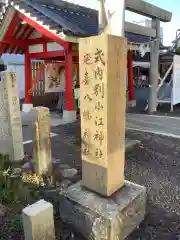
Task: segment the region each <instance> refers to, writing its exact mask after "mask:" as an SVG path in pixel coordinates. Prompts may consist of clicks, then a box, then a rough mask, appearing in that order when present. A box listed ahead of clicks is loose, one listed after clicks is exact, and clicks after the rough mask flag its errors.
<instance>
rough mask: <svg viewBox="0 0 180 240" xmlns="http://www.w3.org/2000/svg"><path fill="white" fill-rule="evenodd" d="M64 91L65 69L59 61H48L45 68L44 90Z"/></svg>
mask: <svg viewBox="0 0 180 240" xmlns="http://www.w3.org/2000/svg"><path fill="white" fill-rule="evenodd" d="M62 91H65V70H64V66H62V64H61V63H49V64H47V65H46V68H45V92H46V93H47V92H62Z"/></svg>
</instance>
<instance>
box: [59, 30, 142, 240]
mask: <svg viewBox="0 0 180 240" xmlns="http://www.w3.org/2000/svg"><path fill="white" fill-rule="evenodd" d="M79 55H80V56H79V61H80V64H79V66H80V105H81V139H82V147H81V151H82V181H81V182H79V183H76V184H74V185H71V186H70V187H69V188H68V189H67V190H66V191H64V192H62V193H61V194H60V201H59V209H60V217H61V219H62V220H63V221H67V222H68V223H71V224H72V225H73V228H75V229H76V231H78V232H80V233H81V234H82V235H83V236H84V237H85V238H86V239H92V240H99V239H101V240H107V239H108V240H115V239H119V240H123V239H125V238H126V237H127V236H128V235H129V234H130V233H131V232H132V231H133V230H134V229H135V228H136V227H137V226H138V225H139V224H140V223H141V221H142V220H143V219H144V215H145V206H146V188H145V187H142V186H139V185H137V184H134V183H131V182H128V181H125V180H124V155H125V108H126V63H127V40H126V39H125V38H122V37H117V36H112V35H104V36H95V37H90V38H85V39H80V43H79ZM77 219H78V220H77Z"/></svg>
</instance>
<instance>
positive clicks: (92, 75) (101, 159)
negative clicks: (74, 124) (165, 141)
mask: <svg viewBox="0 0 180 240" xmlns="http://www.w3.org/2000/svg"><path fill="white" fill-rule="evenodd" d="M79 52H80V102H81V130H82V131H81V133H82V184H83V185H84V186H86V187H88V188H89V189H91V190H94V191H96V192H98V193H100V194H102V195H105V196H110V195H111V194H112V193H114V192H116V191H117V190H118V189H119V188H120V187H122V186H123V185H124V149H125V146H124V145H125V107H126V65H127V40H126V39H125V38H120V37H116V36H111V35H106V36H96V37H91V38H86V39H81V40H80V46H79ZM110 63H113V67H112V65H111V64H110Z"/></svg>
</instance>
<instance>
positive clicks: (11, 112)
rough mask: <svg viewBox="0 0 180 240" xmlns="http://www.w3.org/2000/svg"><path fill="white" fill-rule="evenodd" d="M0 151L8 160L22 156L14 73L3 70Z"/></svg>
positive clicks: (0, 82)
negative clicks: (6, 155) (7, 156)
mask: <svg viewBox="0 0 180 240" xmlns="http://www.w3.org/2000/svg"><path fill="white" fill-rule="evenodd" d="M0 136H1V139H0V153H1V154H8V155H9V159H10V161H19V160H22V159H23V158H24V149H23V135H22V122H21V114H20V104H19V95H18V83H17V78H16V75H15V73H12V72H7V71H4V72H2V73H1V81H0Z"/></svg>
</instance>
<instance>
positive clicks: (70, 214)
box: [59, 181, 146, 240]
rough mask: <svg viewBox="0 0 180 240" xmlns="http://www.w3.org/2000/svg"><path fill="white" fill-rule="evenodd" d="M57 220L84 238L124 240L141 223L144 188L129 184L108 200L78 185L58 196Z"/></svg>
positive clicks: (126, 183)
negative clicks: (59, 219)
mask: <svg viewBox="0 0 180 240" xmlns="http://www.w3.org/2000/svg"><path fill="white" fill-rule="evenodd" d="M59 200H60V201H59V208H60V209H59V210H60V218H61V219H62V220H63V221H65V222H66V223H68V224H70V225H71V226H72V227H73V228H74V230H76V231H77V232H79V233H80V234H82V235H83V236H84V237H85V238H86V239H92V240H99V239H101V240H107V239H108V240H115V239H119V240H123V239H125V238H126V237H127V236H128V235H130V233H131V232H132V231H133V230H134V229H135V228H136V227H138V226H139V224H140V223H141V221H143V220H144V216H145V208H146V188H145V187H143V186H140V185H137V184H134V183H132V182H129V181H125V185H124V187H122V188H121V189H120V190H118V191H117V192H116V193H115V194H113V195H112V196H111V197H107V198H105V197H102V196H100V195H98V194H96V193H94V192H91V191H90V190H87V189H85V188H84V187H82V186H81V183H80V182H78V183H76V184H74V185H71V186H70V187H69V188H68V189H67V190H65V191H64V192H62V193H61V194H60V199H59Z"/></svg>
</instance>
